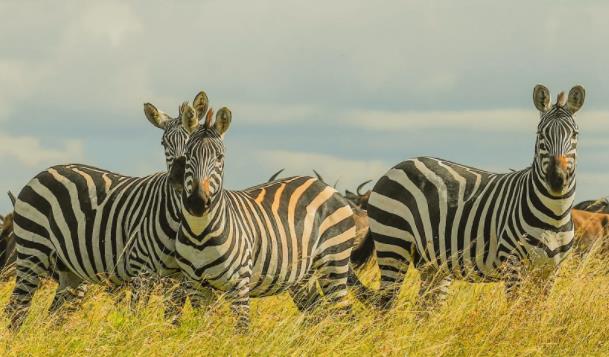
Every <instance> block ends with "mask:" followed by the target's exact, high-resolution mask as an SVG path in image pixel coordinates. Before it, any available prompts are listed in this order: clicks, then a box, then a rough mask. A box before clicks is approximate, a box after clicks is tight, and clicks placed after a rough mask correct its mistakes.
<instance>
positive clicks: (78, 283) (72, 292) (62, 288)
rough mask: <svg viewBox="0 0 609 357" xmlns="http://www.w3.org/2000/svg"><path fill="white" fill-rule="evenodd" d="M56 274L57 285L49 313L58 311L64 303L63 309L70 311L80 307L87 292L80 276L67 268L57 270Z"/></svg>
mask: <svg viewBox="0 0 609 357" xmlns="http://www.w3.org/2000/svg"><path fill="white" fill-rule="evenodd" d="M57 275H58V280H59V286H58V287H57V290H56V291H55V297H54V298H53V302H52V303H51V306H50V307H49V313H51V314H53V313H56V312H58V311H59V310H60V309H61V308H62V307H64V305H66V304H67V306H65V309H64V310H65V311H66V312H68V313H72V312H74V311H75V310H76V309H78V307H80V305H81V303H82V300H83V299H84V297H85V293H86V292H87V286H86V284H85V283H84V281H83V280H82V279H81V278H80V277H78V276H77V275H76V274H74V273H72V272H70V271H68V270H61V271H57Z"/></svg>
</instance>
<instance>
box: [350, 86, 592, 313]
mask: <svg viewBox="0 0 609 357" xmlns="http://www.w3.org/2000/svg"><path fill="white" fill-rule="evenodd" d="M584 97H585V91H584V88H583V87H582V86H575V87H573V88H572V89H571V91H570V92H569V96H568V98H566V96H565V94H564V92H561V93H560V94H559V95H558V100H557V103H556V104H554V105H551V103H550V93H549V91H548V89H547V88H546V87H544V86H543V85H537V86H536V87H535V88H534V90H533V102H534V104H535V107H536V108H537V109H538V110H539V112H540V121H539V124H538V127H537V138H536V143H535V156H534V160H533V163H532V165H531V166H530V167H528V168H526V169H524V170H521V171H515V172H510V173H502V174H498V173H491V172H487V171H483V170H480V169H477V168H473V167H469V166H464V165H461V164H457V163H454V162H450V161H446V160H441V159H437V158H431V157H418V158H414V159H410V160H407V161H404V162H402V163H400V164H398V165H396V166H394V167H393V168H391V169H390V170H389V171H388V172H387V173H386V174H385V175H384V176H382V177H381V178H380V179H379V181H378V182H377V183H376V185H375V186H374V189H373V190H372V194H371V195H370V200H369V202H368V216H369V223H370V230H369V234H368V238H367V240H366V242H365V244H364V245H363V246H362V247H361V249H359V250H354V252H353V255H352V262H353V265H354V266H356V267H358V266H361V265H363V263H365V262H366V261H367V260H368V259H369V258H370V257H371V256H372V254H373V252H374V251H376V254H375V256H376V260H377V263H378V266H379V268H380V270H381V287H380V290H379V291H378V293H373V292H372V291H371V290H369V289H367V288H366V287H364V286H363V285H362V283H361V282H360V281H359V280H358V279H357V277H356V275H354V272H353V271H351V272H350V277H349V284H350V285H354V286H356V287H357V288H358V289H359V292H360V294H358V297H360V298H361V299H362V300H364V301H367V302H371V303H373V304H375V305H376V307H378V308H381V309H389V308H391V307H392V306H393V305H394V304H395V300H396V297H397V294H398V293H399V290H400V287H401V285H402V282H403V280H404V276H405V273H406V271H407V269H408V266H409V264H410V262H413V264H414V266H415V267H416V268H417V269H418V270H419V271H420V273H421V287H420V290H419V295H418V299H417V300H418V303H419V304H420V306H421V307H423V309H422V311H423V313H424V312H425V311H428V310H429V309H430V308H432V307H433V306H435V305H437V304H438V303H440V302H443V301H444V300H445V299H446V293H447V289H448V287H449V285H450V283H451V281H452V280H453V279H459V280H466V281H470V282H491V281H505V286H506V293H507V296H508V298H509V299H512V298H513V297H514V296H515V292H516V291H517V290H518V288H519V287H520V286H521V276H522V275H524V273H525V272H531V271H533V270H535V271H536V273H538V274H539V275H536V276H538V277H542V278H546V279H548V281H550V282H551V281H553V274H551V272H553V271H555V269H556V268H557V267H558V265H559V264H560V263H561V261H562V260H563V259H564V258H565V257H566V256H567V255H568V253H569V252H570V250H571V246H572V244H573V235H574V233H573V224H572V222H571V206H572V204H573V199H574V194H575V162H576V146H577V135H578V127H577V124H576V123H575V121H574V119H573V115H574V114H575V113H576V112H577V111H578V110H579V109H580V108H581V107H582V105H583V103H584ZM372 297H375V299H371V298H372Z"/></svg>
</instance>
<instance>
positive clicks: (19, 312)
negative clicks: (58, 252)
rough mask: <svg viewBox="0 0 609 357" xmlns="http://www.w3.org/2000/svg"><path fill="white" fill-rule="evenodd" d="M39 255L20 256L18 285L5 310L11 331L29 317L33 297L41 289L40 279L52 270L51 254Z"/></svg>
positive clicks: (41, 253)
mask: <svg viewBox="0 0 609 357" xmlns="http://www.w3.org/2000/svg"><path fill="white" fill-rule="evenodd" d="M39 253H40V254H39V255H27V256H25V255H21V254H20V255H18V257H17V264H16V271H17V277H16V284H15V288H14V289H13V292H12V294H11V297H10V299H9V302H8V305H7V306H6V308H5V309H4V313H5V315H6V316H8V317H9V318H10V324H9V329H11V330H17V329H19V328H20V327H21V325H22V324H23V322H24V321H25V318H26V317H27V314H28V311H29V309H30V305H31V304H32V297H33V296H34V293H35V292H36V290H38V288H39V287H40V279H41V278H42V277H43V276H46V275H48V272H49V270H50V252H42V251H39Z"/></svg>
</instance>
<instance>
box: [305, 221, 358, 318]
mask: <svg viewBox="0 0 609 357" xmlns="http://www.w3.org/2000/svg"><path fill="white" fill-rule="evenodd" d="M354 238H355V226H354V225H353V221H352V220H350V219H345V220H342V221H340V222H339V223H337V224H335V225H334V226H332V227H330V228H329V229H327V230H326V231H325V232H324V233H323V234H322V237H321V240H320V241H321V242H322V243H321V244H320V247H319V248H318V249H319V250H320V253H319V257H318V258H316V261H314V263H313V266H314V267H315V271H316V273H317V276H318V281H319V285H320V287H321V290H322V292H323V294H324V298H325V299H326V301H327V302H329V303H330V304H333V305H336V307H337V308H338V309H339V310H343V311H345V312H350V311H351V304H350V302H349V300H347V299H345V298H346V296H347V293H348V290H347V278H348V276H349V261H350V256H351V249H352V247H353V239H354Z"/></svg>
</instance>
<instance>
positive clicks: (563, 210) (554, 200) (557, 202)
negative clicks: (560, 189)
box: [525, 165, 575, 218]
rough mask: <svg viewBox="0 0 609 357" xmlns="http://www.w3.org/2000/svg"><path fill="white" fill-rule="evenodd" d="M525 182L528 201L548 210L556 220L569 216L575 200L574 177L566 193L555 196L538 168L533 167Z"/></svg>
mask: <svg viewBox="0 0 609 357" xmlns="http://www.w3.org/2000/svg"><path fill="white" fill-rule="evenodd" d="M530 170H531V173H530V175H529V180H527V190H526V192H525V194H528V195H529V197H530V199H531V200H532V201H533V200H534V201H537V202H539V203H541V204H542V205H543V207H545V208H546V209H547V210H549V211H550V212H551V213H552V214H553V215H554V216H555V217H556V218H564V217H565V216H570V212H571V207H572V206H573V200H574V198H575V177H573V179H572V181H571V185H570V187H569V188H568V189H567V190H566V192H564V193H562V194H560V195H556V194H554V193H552V191H551V189H550V188H549V186H548V184H547V183H546V181H545V180H544V179H543V177H542V176H541V174H540V172H541V171H540V168H539V167H537V166H536V165H533V166H532V167H531V168H530Z"/></svg>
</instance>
